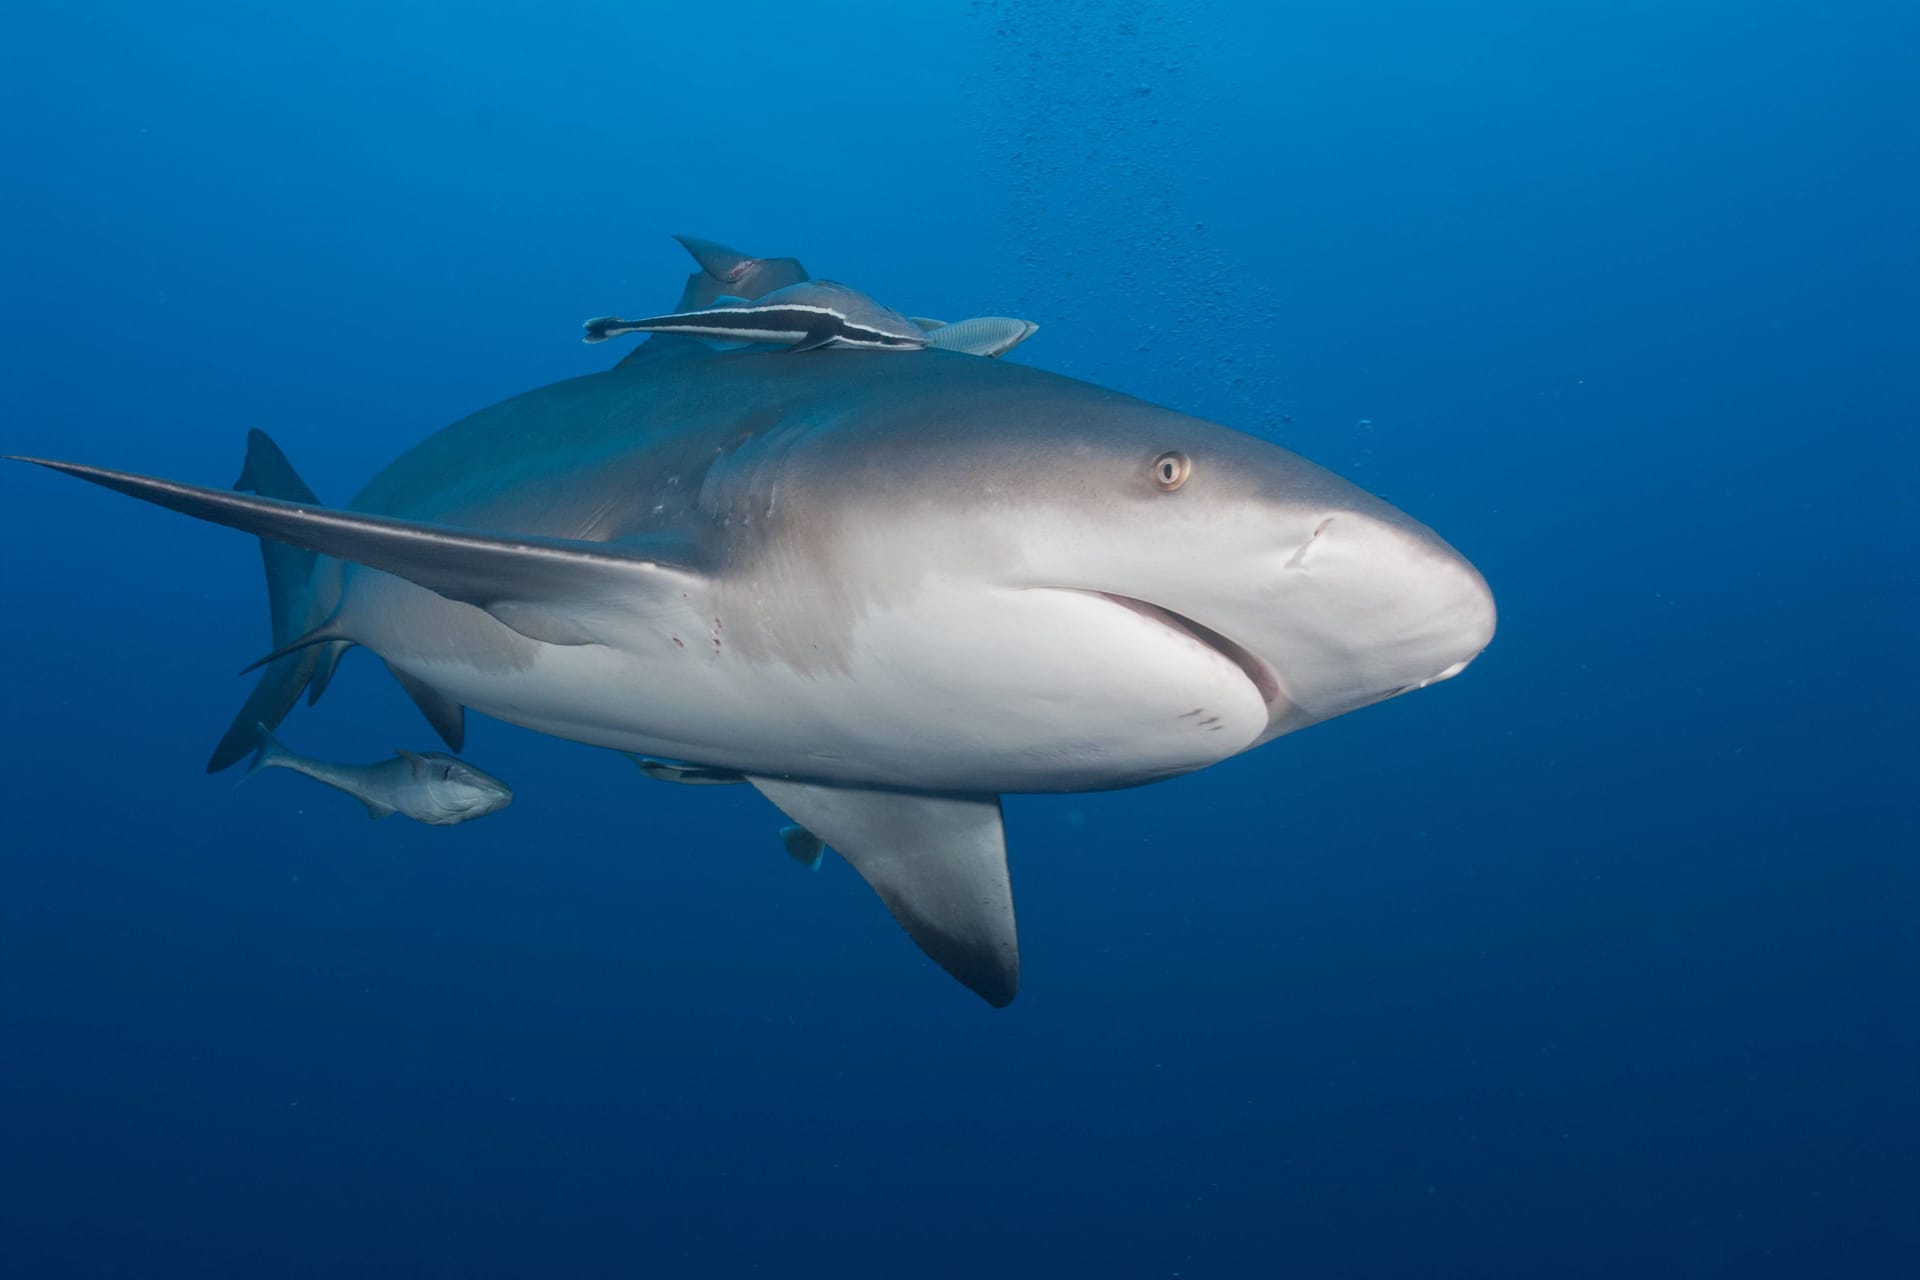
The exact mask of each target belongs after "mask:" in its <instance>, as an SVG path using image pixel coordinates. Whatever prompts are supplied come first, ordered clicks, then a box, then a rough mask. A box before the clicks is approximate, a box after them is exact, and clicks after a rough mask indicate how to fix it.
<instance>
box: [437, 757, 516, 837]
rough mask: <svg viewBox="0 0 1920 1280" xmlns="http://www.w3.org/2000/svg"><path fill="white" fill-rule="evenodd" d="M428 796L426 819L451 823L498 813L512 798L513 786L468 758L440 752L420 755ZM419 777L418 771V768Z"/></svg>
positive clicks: (446, 824)
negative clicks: (423, 763) (471, 763)
mask: <svg viewBox="0 0 1920 1280" xmlns="http://www.w3.org/2000/svg"><path fill="white" fill-rule="evenodd" d="M421 759H422V760H423V761H424V762H425V770H424V772H425V777H424V779H423V783H424V787H425V790H426V796H427V805H426V806H425V807H426V811H427V812H426V814H425V815H424V816H421V817H420V820H421V821H423V822H428V823H432V824H434V825H436V826H452V825H453V824H455V823H460V822H467V821H470V820H472V819H474V818H484V817H485V816H486V815H488V814H490V813H495V812H498V811H499V810H501V809H504V808H506V807H507V805H508V804H510V803H511V802H512V801H513V788H512V787H509V786H508V785H507V784H506V783H504V782H502V781H500V779H498V778H496V777H494V776H493V775H492V774H490V773H487V772H485V771H484V770H481V769H476V768H474V767H473V766H472V765H470V764H468V763H467V762H466V761H464V760H461V759H459V758H458V757H455V756H450V755H447V754H446V753H445V752H441V751H428V752H424V753H422V755H421ZM416 776H418V770H417V771H416Z"/></svg>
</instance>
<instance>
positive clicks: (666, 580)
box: [14, 458, 706, 759]
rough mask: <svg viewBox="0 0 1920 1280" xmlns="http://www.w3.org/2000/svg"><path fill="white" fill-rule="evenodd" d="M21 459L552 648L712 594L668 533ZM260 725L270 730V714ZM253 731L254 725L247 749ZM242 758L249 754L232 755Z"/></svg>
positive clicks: (599, 638)
mask: <svg viewBox="0 0 1920 1280" xmlns="http://www.w3.org/2000/svg"><path fill="white" fill-rule="evenodd" d="M14 460H15V461H19V462H32V463H35V464H36V465H38V466H43V467H47V468H49V469H50V470H53V471H60V472H64V473H66V474H67V475H70V476H77V477H78V478H80V479H82V480H86V481H89V482H91V483H93V484H97V485H100V486H102V487H104V488H108V489H113V490H115V491H117V492H119V493H124V494H126V495H128V496H129V497H134V498H139V499H140V500H141V501H143V502H151V503H153V504H155V505H156V506H162V507H166V508H168V509H169V510H173V511H178V512H180V513H181V514H182V515H189V516H193V517H194V518H196V519H199V520H206V521H210V522H212V523H214V524H222V525H226V526H227V527H228V528H230V529H240V530H244V531H245V532H247V533H252V534H257V535H258V536H260V537H262V538H268V539H271V540H273V541H274V542H282V543H286V544H288V545H289V546H295V547H304V548H306V549H307V550H309V551H315V552H318V553H320V554H321V555H327V556H333V557H335V558H336V559H340V560H349V561H352V562H354V563H356V564H363V565H366V566H367V567H368V568H370V569H378V570H380V571H381V572H382V573H390V574H392V575H394V576H395V577H397V578H405V579H406V580H407V581H409V582H412V583H415V584H417V585H419V586H422V587H425V588H426V589H427V590H429V591H432V592H436V593H437V594H439V595H442V596H445V597H446V598H447V599H449V600H457V601H460V602H461V603H463V604H470V605H473V606H475V607H477V608H480V609H486V610H489V611H490V612H492V613H493V615H494V617H496V618H497V619H499V620H500V621H501V622H502V623H503V624H505V625H506V626H508V627H513V628H514V629H515V630H520V631H521V632H522V634H525V635H529V636H530V638H532V639H535V640H542V641H546V642H548V643H555V644H581V643H590V642H593V643H614V642H617V641H618V640H619V639H620V638H621V637H622V636H623V635H625V634H630V632H631V630H632V627H633V625H634V623H635V622H637V621H645V620H654V619H659V618H661V617H664V616H667V615H669V614H678V613H683V612H685V611H686V610H687V609H688V607H689V606H688V604H687V601H688V598H689V596H690V594H692V593H694V592H696V591H701V590H703V589H704V588H705V586H706V578H705V576H704V575H703V574H702V573H701V571H700V569H699V568H698V567H697V563H696V562H697V559H698V557H697V553H696V551H695V550H694V548H693V546H692V544H691V543H690V542H689V541H688V540H687V539H684V538H680V537H676V536H674V535H671V534H661V535H650V536H648V537H645V538H629V539H624V540H622V541H620V542H617V543H609V542H583V541H575V540H572V539H568V538H552V537H545V536H542V535H538V534H512V533H493V532H486V531H482V530H476V529H459V528H454V527H452V526H449V525H440V524H429V523H426V522H423V521H417V520H405V519H401V518H398V517H395V516H381V515H370V514H368V513H365V512H360V511H342V510H339V509H338V508H333V507H316V506H310V505H308V504H305V503H300V502H287V501H281V500H278V499H274V498H256V497H250V496H248V495H246V494H242V493H231V492H227V491H225V490H220V489H208V488H203V487H202V486H200V485H192V484H182V483H181V482H179V481H177V480H162V479H159V478H158V477H155V476H143V475H137V474H135V473H133V472H128V471H110V470H108V469H107V468H105V467H89V466H84V465H82V464H80V463H77V462H53V461H48V460H46V459H42V458H17V459H14ZM523 628H524V629H523ZM319 638H326V639H332V638H335V637H332V636H328V637H315V639H316V641H317V639H319ZM340 638H345V637H340ZM306 661H307V662H308V663H309V664H311V663H312V662H313V661H314V659H313V658H312V657H309V658H308V659H306ZM311 672H312V666H311V665H309V666H308V667H307V668H306V669H305V670H304V671H303V672H302V673H301V679H300V682H299V684H297V685H292V686H291V690H290V693H289V694H288V696H287V702H288V705H291V703H292V701H293V699H295V698H297V697H298V696H299V693H300V690H301V689H302V688H304V687H305V684H306V678H307V676H308V675H310V674H311ZM284 710H285V709H284V708H281V713H282V714H284ZM254 718H255V719H257V720H263V721H266V722H267V723H273V719H272V717H270V716H268V715H256V716H255V717H254ZM253 723H254V721H253V720H248V721H247V728H248V742H247V744H246V748H247V749H249V750H250V749H251V747H252V741H251V727H252V725H253ZM245 754H246V750H242V751H240V752H239V754H238V755H236V756H235V757H234V758H235V759H239V758H242V757H244V756H245Z"/></svg>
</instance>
